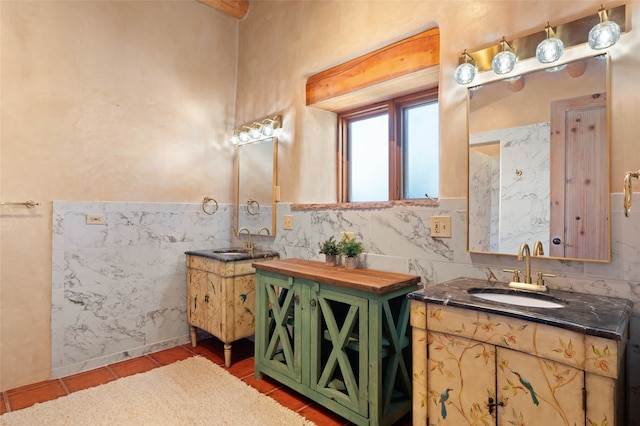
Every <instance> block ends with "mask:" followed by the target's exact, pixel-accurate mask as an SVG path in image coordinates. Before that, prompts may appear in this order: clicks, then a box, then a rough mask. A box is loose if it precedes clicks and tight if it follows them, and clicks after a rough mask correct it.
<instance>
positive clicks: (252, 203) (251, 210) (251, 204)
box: [247, 198, 260, 216]
mask: <svg viewBox="0 0 640 426" xmlns="http://www.w3.org/2000/svg"><path fill="white" fill-rule="evenodd" d="M259 212H260V203H258V202H257V201H256V200H252V199H251V198H249V199H248V200H247V213H248V214H250V215H251V216H255V215H257V214H258V213H259Z"/></svg>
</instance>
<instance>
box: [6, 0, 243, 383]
mask: <svg viewBox="0 0 640 426" xmlns="http://www.w3.org/2000/svg"><path fill="white" fill-rule="evenodd" d="M0 13H1V21H0V28H1V33H0V35H1V43H2V45H1V52H2V53H1V55H2V56H1V61H2V62H1V64H0V65H1V74H0V80H1V84H2V86H1V96H2V98H1V106H2V115H1V117H0V119H1V121H0V123H1V126H2V127H1V132H0V137H1V139H0V143H1V145H0V148H1V149H0V161H1V162H0V166H1V168H0V201H24V200H26V199H34V200H36V201H38V202H40V204H41V205H40V206H39V207H38V208H37V209H34V210H27V209H26V208H24V207H0V209H1V210H0V390H5V389H8V388H13V387H16V386H19V385H24V384H28V383H33V382H37V381H41V380H44V379H47V378H49V370H50V315H51V312H50V310H51V229H52V228H51V226H52V225H51V207H52V200H73V201H76V200H77V201H138V202H145V201H149V202H151V201H153V202H192V203H193V202H199V201H200V200H202V197H203V196H205V195H210V196H213V197H215V198H216V199H217V200H218V202H220V203H229V202H232V201H233V193H232V185H233V183H232V179H231V177H232V159H233V152H232V150H231V148H230V147H229V146H228V144H226V143H224V142H226V139H227V138H228V130H229V129H230V128H232V126H233V113H234V110H235V105H234V102H235V86H236V85H235V78H236V64H237V61H236V54H237V32H238V21H237V20H236V19H234V18H231V17H229V16H227V15H224V14H222V13H220V12H218V11H216V10H214V9H212V8H210V7H207V6H205V5H203V4H201V3H198V2H196V1H195V0H186V1H173V2H170V1H153V2H149V1H124V2H122V1H112V2H109V1H105V2H102V1H101V2H93V1H92V2H85V1H46V2H42V1H16V2H14V1H6V0H2V1H1V2H0Z"/></svg>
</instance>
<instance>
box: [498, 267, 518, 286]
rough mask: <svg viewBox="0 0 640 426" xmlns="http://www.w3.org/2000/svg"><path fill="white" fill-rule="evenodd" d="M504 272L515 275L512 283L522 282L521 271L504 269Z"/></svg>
mask: <svg viewBox="0 0 640 426" xmlns="http://www.w3.org/2000/svg"><path fill="white" fill-rule="evenodd" d="M502 271H503V272H511V273H513V278H512V279H511V282H515V283H519V282H520V271H519V270H517V269H503V270H502Z"/></svg>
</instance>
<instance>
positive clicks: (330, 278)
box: [253, 259, 420, 294]
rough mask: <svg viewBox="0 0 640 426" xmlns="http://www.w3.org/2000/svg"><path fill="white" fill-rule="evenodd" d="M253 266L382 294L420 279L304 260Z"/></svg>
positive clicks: (263, 263)
mask: <svg viewBox="0 0 640 426" xmlns="http://www.w3.org/2000/svg"><path fill="white" fill-rule="evenodd" d="M253 267H254V268H256V269H262V270H265V271H271V272H275V273H278V274H285V275H291V276H294V277H299V278H305V279H308V280H316V281H321V282H323V283H327V284H334V285H337V286H341V287H348V288H353V289H356V290H363V291H367V292H371V293H375V294H386V293H389V292H391V291H393V290H397V289H400V288H404V287H408V286H415V285H417V284H418V283H419V282H420V277H419V276H416V275H406V274H398V273H395V272H386V271H379V270H375V269H366V268H358V269H346V268H345V267H344V266H328V265H326V264H325V263H324V262H317V261H313V260H304V259H284V260H274V261H271V262H261V263H254V264H253ZM414 288H415V287H414Z"/></svg>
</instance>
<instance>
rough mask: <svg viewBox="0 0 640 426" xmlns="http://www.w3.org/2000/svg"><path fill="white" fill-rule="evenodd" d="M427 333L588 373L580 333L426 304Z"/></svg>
mask: <svg viewBox="0 0 640 426" xmlns="http://www.w3.org/2000/svg"><path fill="white" fill-rule="evenodd" d="M426 320H427V329H428V330H429V331H438V332H441V333H446V334H450V335H454V336H460V337H465V338H468V339H472V340H476V341H479V342H487V343H491V344H494V345H496V346H502V347H505V348H510V349H514V350H517V351H521V352H526V353H529V354H532V355H536V356H540V357H544V358H547V359H551V360H553V361H557V362H561V363H563V364H567V365H570V366H572V367H576V368H579V369H585V354H586V351H585V337H584V335H583V334H581V333H577V332H575V331H571V330H565V329H561V328H557V327H552V326H548V325H544V324H538V323H535V322H531V321H526V320H521V319H517V318H510V317H508V316H505V315H499V314H493V313H488V312H481V311H475V310H470V309H463V308H457V307H454V306H443V305H439V304H433V303H427V318H426Z"/></svg>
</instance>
